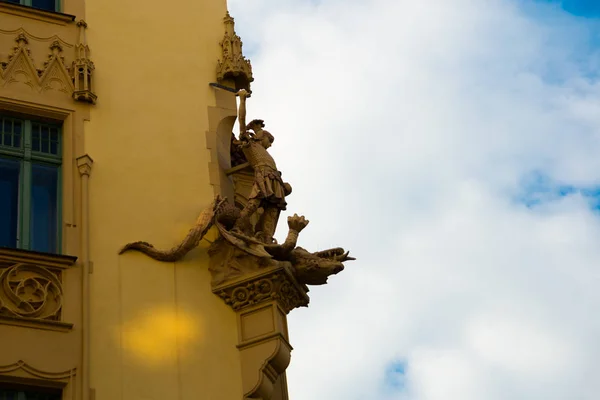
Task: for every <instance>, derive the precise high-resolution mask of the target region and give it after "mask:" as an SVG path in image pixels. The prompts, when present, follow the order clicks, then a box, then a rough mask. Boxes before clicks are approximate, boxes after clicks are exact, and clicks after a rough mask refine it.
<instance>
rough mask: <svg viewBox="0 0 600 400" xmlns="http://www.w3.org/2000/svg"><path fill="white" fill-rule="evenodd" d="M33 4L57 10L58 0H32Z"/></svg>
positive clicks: (36, 6)
mask: <svg viewBox="0 0 600 400" xmlns="http://www.w3.org/2000/svg"><path fill="white" fill-rule="evenodd" d="M31 5H32V6H33V7H35V8H41V9H42V10H48V11H56V0H32V1H31Z"/></svg>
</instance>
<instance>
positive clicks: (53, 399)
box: [0, 383, 62, 400]
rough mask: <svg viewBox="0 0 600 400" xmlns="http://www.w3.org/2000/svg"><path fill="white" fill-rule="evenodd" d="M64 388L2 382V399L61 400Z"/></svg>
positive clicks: (0, 394)
mask: <svg viewBox="0 0 600 400" xmlns="http://www.w3.org/2000/svg"><path fill="white" fill-rule="evenodd" d="M61 398H62V390H60V389H53V388H42V387H31V386H25V385H13V384H9V383H0V400H61Z"/></svg>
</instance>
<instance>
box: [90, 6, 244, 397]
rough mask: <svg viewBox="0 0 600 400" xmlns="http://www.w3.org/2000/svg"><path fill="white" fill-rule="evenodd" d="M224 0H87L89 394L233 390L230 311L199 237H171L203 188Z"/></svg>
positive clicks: (207, 192) (235, 371)
mask: <svg viewBox="0 0 600 400" xmlns="http://www.w3.org/2000/svg"><path fill="white" fill-rule="evenodd" d="M225 13H226V4H225V0H214V1H198V0H181V1H176V2H171V3H148V2H141V1H122V0H88V1H86V5H85V19H86V21H87V22H88V26H89V29H88V43H90V47H91V48H92V59H93V61H94V63H95V66H96V70H95V73H94V83H95V88H94V92H95V93H96V94H97V95H98V103H97V105H96V106H95V107H93V108H92V110H91V113H90V121H89V122H86V124H85V129H84V135H85V140H84V143H85V149H84V152H85V153H88V154H89V155H90V156H91V157H92V158H93V159H94V165H93V170H92V173H91V177H90V243H91V248H90V259H91V261H92V262H93V274H92V275H91V328H92V329H91V382H90V383H91V387H92V388H94V389H95V391H96V399H98V400H105V399H128V400H135V399H199V398H201V399H207V400H219V399H224V400H225V399H236V398H241V394H242V388H241V376H240V373H239V371H240V365H239V355H238V350H237V349H236V344H237V326H236V320H235V313H234V312H233V311H232V310H231V309H230V308H229V307H228V306H226V305H225V304H224V303H223V302H222V300H220V299H219V298H218V297H216V296H215V295H213V294H212V293H211V290H210V275H209V272H208V257H207V254H206V243H203V244H202V246H201V248H199V249H197V250H195V251H193V252H192V253H190V254H188V256H187V257H186V259H185V260H184V261H183V262H180V263H176V264H169V263H159V262H155V261H152V260H151V259H149V258H147V257H145V256H143V255H141V254H125V255H122V256H119V255H118V254H117V253H118V250H119V248H120V247H121V246H122V245H124V244H125V243H127V242H131V241H136V240H144V241H148V242H150V243H152V244H154V245H155V246H156V247H159V248H170V247H172V246H173V245H175V244H176V243H177V242H178V241H179V240H181V239H182V238H183V237H184V236H185V234H186V233H187V231H188V229H189V228H190V227H191V226H192V225H193V223H194V221H195V219H196V217H197V215H198V213H199V212H200V211H201V210H202V209H203V208H204V207H206V206H207V205H209V203H210V201H211V200H212V199H213V196H214V192H213V187H212V186H211V183H210V178H209V161H210V153H209V150H208V149H207V138H206V132H207V131H208V130H209V122H208V110H209V107H214V106H215V93H214V89H212V88H210V87H209V85H208V83H209V82H214V81H215V67H216V62H217V59H218V58H219V57H220V48H219V41H220V40H221V39H222V37H223V33H224V30H223V17H224V16H225Z"/></svg>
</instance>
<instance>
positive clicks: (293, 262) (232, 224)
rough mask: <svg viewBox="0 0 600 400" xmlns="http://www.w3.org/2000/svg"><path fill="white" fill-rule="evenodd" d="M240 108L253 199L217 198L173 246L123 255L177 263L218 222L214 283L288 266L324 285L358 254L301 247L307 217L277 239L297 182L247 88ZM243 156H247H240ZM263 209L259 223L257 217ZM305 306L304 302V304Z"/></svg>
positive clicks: (138, 245)
mask: <svg viewBox="0 0 600 400" xmlns="http://www.w3.org/2000/svg"><path fill="white" fill-rule="evenodd" d="M237 95H238V96H239V97H240V106H239V111H238V116H239V124H240V135H239V139H236V138H235V137H234V138H233V140H232V145H233V146H236V147H237V148H234V149H233V152H234V153H235V152H237V153H239V152H240V151H241V152H243V156H244V157H245V159H246V161H247V162H248V163H249V166H250V167H251V168H252V169H253V171H254V183H253V187H252V190H251V192H250V196H249V197H248V202H247V204H246V205H245V206H244V208H243V209H239V208H238V207H236V206H235V205H234V204H232V203H230V202H229V201H227V199H221V198H220V197H218V196H217V198H216V199H215V200H214V201H213V203H212V204H211V205H210V206H209V207H208V208H206V209H205V210H204V211H202V213H201V214H200V216H199V217H198V219H197V221H196V224H195V225H194V227H193V228H192V229H191V230H190V231H189V233H188V235H187V236H186V237H185V239H184V240H183V241H182V242H181V243H180V244H179V245H177V246H176V247H174V248H172V249H170V250H159V249H156V248H155V247H154V246H152V245H151V244H150V243H147V242H133V243H129V244H127V245H125V246H124V247H123V248H122V249H121V251H120V253H119V254H123V253H125V252H127V251H130V250H135V251H139V252H142V253H144V254H146V255H147V256H149V257H151V258H153V259H155V260H158V261H168V262H174V261H177V260H180V259H182V258H183V257H184V256H185V255H186V254H187V253H188V252H189V251H191V250H192V249H194V248H195V247H196V246H198V244H199V243H200V241H201V240H202V238H203V237H204V236H205V235H206V233H207V232H208V230H209V229H210V228H211V227H212V226H216V228H217V229H218V231H219V238H218V239H217V240H216V241H215V242H213V243H212V244H211V247H210V249H209V255H210V267H209V269H210V271H211V273H212V277H213V281H212V284H213V287H217V286H219V285H223V284H226V283H227V282H229V281H231V280H235V279H239V278H240V277H243V276H245V275H248V274H252V273H257V272H260V271H261V270H264V269H269V268H278V267H283V268H284V269H286V270H289V271H291V273H292V274H293V276H294V278H295V280H296V281H297V283H299V284H301V285H322V284H325V283H326V282H327V278H328V277H329V276H330V275H333V274H337V273H338V272H340V271H342V270H343V269H344V265H343V263H344V262H345V261H348V260H354V258H352V257H349V256H348V252H345V251H344V250H343V249H342V248H334V249H329V250H324V251H317V252H309V251H307V250H305V249H303V248H302V247H298V246H297V241H298V235H299V234H300V232H301V231H302V230H303V229H304V228H306V226H307V225H308V220H307V219H306V218H304V217H303V216H298V215H296V214H294V215H293V216H290V217H288V227H289V231H288V235H287V238H286V240H285V242H284V243H283V244H277V242H276V240H275V239H274V238H273V235H274V233H275V227H276V226H277V221H278V219H279V214H280V212H281V211H283V210H285V209H286V205H287V204H286V201H285V197H286V196H287V195H289V194H290V193H291V190H292V189H291V186H290V185H289V184H288V183H286V182H284V181H283V179H282V178H281V172H279V171H278V170H277V166H276V164H275V160H273V158H272V157H271V155H270V154H269V153H268V151H267V149H268V148H269V147H270V146H271V144H272V143H273V140H274V137H273V135H271V133H269V132H267V131H266V130H264V129H263V128H264V126H265V125H264V121H263V120H259V119H255V120H253V121H251V122H250V123H249V124H248V125H246V123H245V121H246V99H247V98H248V97H249V93H248V92H247V91H246V90H244V89H241V90H239V91H238V92H237ZM239 156H241V154H239ZM259 209H260V210H261V211H262V213H261V214H260V216H259V218H258V220H257V222H256V223H255V224H252V217H253V216H255V214H257V211H259ZM299 305H300V304H299Z"/></svg>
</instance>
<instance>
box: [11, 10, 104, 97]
mask: <svg viewBox="0 0 600 400" xmlns="http://www.w3.org/2000/svg"><path fill="white" fill-rule="evenodd" d="M77 26H78V29H79V40H78V43H77V45H76V46H74V45H72V44H68V43H66V42H65V41H63V40H62V39H60V38H59V37H58V36H53V37H50V38H39V37H35V36H33V35H31V34H29V33H28V32H26V31H25V30H24V29H19V30H17V31H12V32H11V31H2V30H0V33H1V34H4V35H9V34H11V33H12V34H14V35H15V39H14V42H15V44H16V45H14V46H13V48H12V51H10V53H9V54H8V58H7V59H5V60H2V59H0V87H9V86H11V85H19V84H20V85H24V86H26V87H28V88H29V90H31V91H33V92H37V93H62V94H65V95H66V96H69V97H72V98H73V99H74V100H76V101H84V102H88V103H95V101H96V95H95V94H94V93H93V91H92V72H93V70H94V64H93V62H92V61H91V60H90V55H89V53H90V51H89V47H88V45H87V42H86V38H85V28H86V27H87V25H86V23H85V22H84V21H80V22H78V23H77ZM30 40H34V42H36V46H37V47H36V49H37V50H36V55H37V56H36V58H37V59H38V60H40V59H42V57H40V56H39V55H40V54H39V52H40V50H41V48H40V46H41V45H43V43H44V42H46V43H49V44H48V45H47V46H48V47H46V49H47V53H46V57H45V58H46V60H45V61H44V62H43V63H41V65H38V64H36V61H35V59H34V55H33V52H32V50H31V48H30ZM40 42H41V43H40ZM67 50H68V52H67ZM73 50H75V52H74V53H70V52H73ZM0 54H1V53H0ZM66 55H69V57H68V58H69V59H72V60H73V61H72V62H71V63H70V64H69V62H67V61H66V57H65V56H66Z"/></svg>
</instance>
